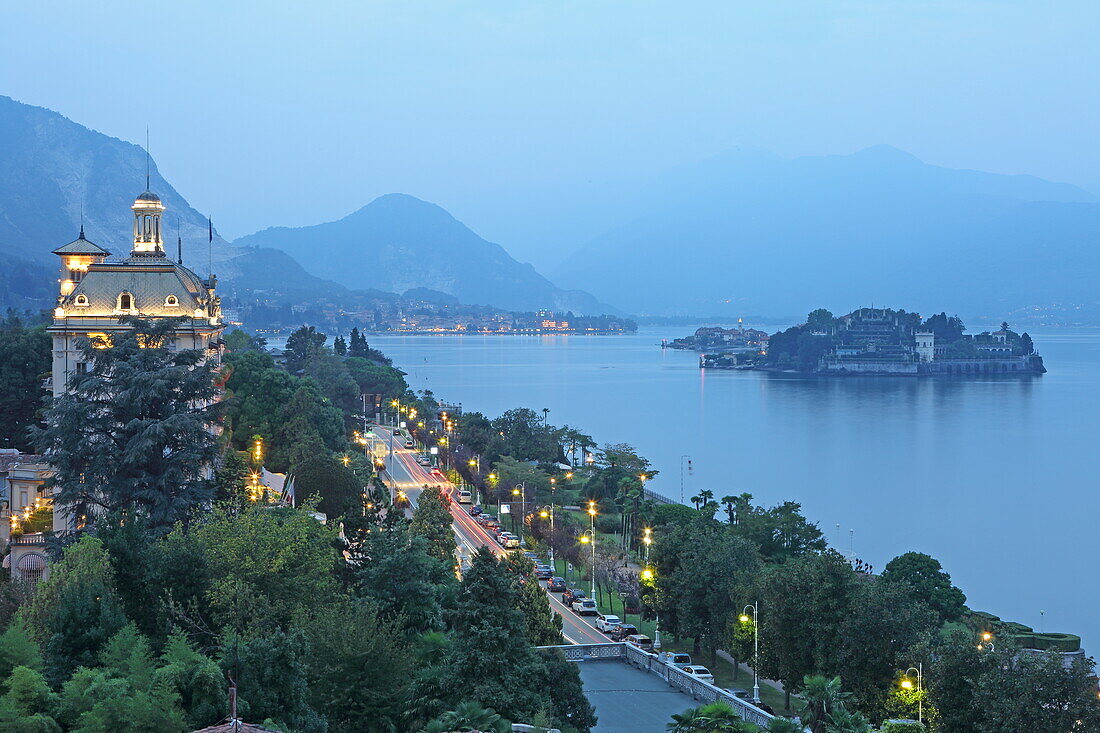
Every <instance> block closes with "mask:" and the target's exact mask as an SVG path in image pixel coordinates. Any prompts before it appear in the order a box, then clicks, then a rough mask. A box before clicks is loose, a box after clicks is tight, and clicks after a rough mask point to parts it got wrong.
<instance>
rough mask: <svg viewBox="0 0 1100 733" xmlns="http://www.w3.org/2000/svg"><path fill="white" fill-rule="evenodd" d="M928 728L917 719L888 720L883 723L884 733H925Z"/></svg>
mask: <svg viewBox="0 0 1100 733" xmlns="http://www.w3.org/2000/svg"><path fill="white" fill-rule="evenodd" d="M926 730H928V729H927V728H925V727H924V724H923V723H918V722H917V721H915V720H887V721H886V722H885V723H883V724H882V733H925V731H926Z"/></svg>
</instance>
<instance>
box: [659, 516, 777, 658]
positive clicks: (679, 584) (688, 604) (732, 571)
mask: <svg viewBox="0 0 1100 733" xmlns="http://www.w3.org/2000/svg"><path fill="white" fill-rule="evenodd" d="M652 559H653V561H654V564H655V565H656V584H657V589H658V598H660V599H661V602H660V608H659V610H660V614H661V621H662V624H663V625H664V626H665V627H666V628H668V629H669V630H670V631H672V632H673V633H675V634H677V635H684V636H690V637H692V638H693V639H694V641H695V652H696V653H699V651H700V649H701V647H702V645H704V644H705V645H707V646H708V647H709V648H710V649H711V664H712V665H713V664H714V663H715V653H716V650H717V649H718V647H719V645H720V644H721V642H723V641H725V639H726V638H727V632H728V629H729V623H730V618H731V616H732V615H733V614H734V613H735V612H738V613H739V612H740V610H741V606H740V605H738V606H737V607H736V608H735V607H734V603H735V601H734V599H735V598H741V599H745V598H746V596H747V595H748V593H747V590H746V589H747V587H748V586H749V584H750V582H751V580H752V578H753V577H754V576H755V575H756V574H757V573H758V572H759V569H760V560H759V557H758V556H757V554H756V551H755V548H753V547H752V545H751V544H749V543H748V542H746V541H745V540H743V539H741V538H740V537H735V536H734V535H733V534H732V533H730V532H729V531H728V530H727V529H726V528H725V527H723V526H722V525H721V524H719V523H718V522H716V521H714V520H712V519H709V518H707V517H698V518H697V519H696V520H695V521H694V522H692V523H691V524H688V525H682V526H680V527H677V528H675V529H673V530H672V531H671V532H669V533H667V534H662V535H658V538H657V542H656V544H655V545H654V550H653V555H652Z"/></svg>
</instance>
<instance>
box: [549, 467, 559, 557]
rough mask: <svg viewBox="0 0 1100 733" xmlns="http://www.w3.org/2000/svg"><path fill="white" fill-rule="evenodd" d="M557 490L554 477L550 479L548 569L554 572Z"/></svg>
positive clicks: (556, 482)
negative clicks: (555, 500)
mask: <svg viewBox="0 0 1100 733" xmlns="http://www.w3.org/2000/svg"><path fill="white" fill-rule="evenodd" d="M557 488H558V480H557V479H556V478H554V477H550V567H552V568H554V572H555V573H556V572H557V571H558V566H557V565H555V564H554V490H555V489H557Z"/></svg>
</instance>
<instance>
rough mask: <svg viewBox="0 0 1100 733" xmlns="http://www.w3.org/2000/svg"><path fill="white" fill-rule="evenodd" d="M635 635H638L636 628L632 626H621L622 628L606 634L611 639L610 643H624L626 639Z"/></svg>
mask: <svg viewBox="0 0 1100 733" xmlns="http://www.w3.org/2000/svg"><path fill="white" fill-rule="evenodd" d="M637 633H639V631H638V627H637V626H635V625H634V624H623V625H622V626H620V627H619V628H617V629H615V630H614V631H612V632H611V633H610V634H608V636H610V637H611V640H612V641H625V640H626V637H628V636H633V635H634V634H637Z"/></svg>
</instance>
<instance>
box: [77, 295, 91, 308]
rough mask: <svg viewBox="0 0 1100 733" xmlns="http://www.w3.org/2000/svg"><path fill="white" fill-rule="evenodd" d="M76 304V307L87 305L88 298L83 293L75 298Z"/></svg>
mask: <svg viewBox="0 0 1100 733" xmlns="http://www.w3.org/2000/svg"><path fill="white" fill-rule="evenodd" d="M76 304H77V305H88V296H87V295H85V294H84V293H80V294H79V295H77V296H76Z"/></svg>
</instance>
